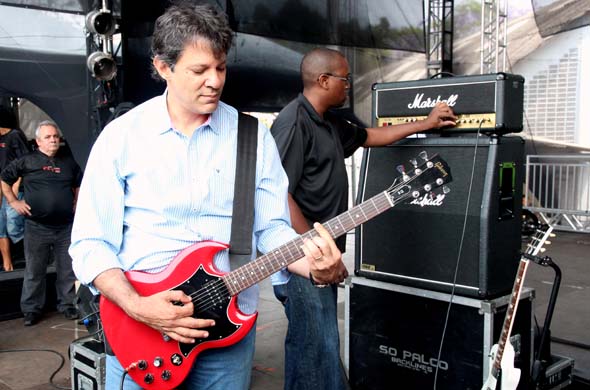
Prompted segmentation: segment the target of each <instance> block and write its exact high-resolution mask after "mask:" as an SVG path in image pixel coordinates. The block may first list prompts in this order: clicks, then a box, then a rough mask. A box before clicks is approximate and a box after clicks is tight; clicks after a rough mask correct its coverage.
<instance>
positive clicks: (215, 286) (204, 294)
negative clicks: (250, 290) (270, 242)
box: [189, 182, 412, 313]
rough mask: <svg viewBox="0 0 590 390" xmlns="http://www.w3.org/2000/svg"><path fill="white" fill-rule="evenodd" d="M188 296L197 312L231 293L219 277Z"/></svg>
mask: <svg viewBox="0 0 590 390" xmlns="http://www.w3.org/2000/svg"><path fill="white" fill-rule="evenodd" d="M407 183H408V182H405V183H404V184H407ZM411 197H412V195H411V194H409V193H408V194H405V195H403V196H401V197H400V198H399V201H403V200H406V199H408V198H411ZM388 202H389V201H387V200H386V199H384V200H383V201H382V204H383V205H385V204H387V203H388ZM287 245H288V244H287ZM235 271H237V270H235ZM219 287H225V288H224V289H223V290H219ZM212 290H217V294H215V293H213V292H212ZM189 296H191V298H192V302H194V303H198V305H197V308H196V309H195V312H196V313H199V312H205V311H207V310H209V309H211V308H213V307H215V306H217V305H218V304H221V303H222V302H223V301H225V300H226V299H227V298H229V297H231V294H230V293H229V289H228V288H227V286H226V285H225V283H224V282H223V277H220V278H219V279H217V280H215V281H213V282H210V284H205V285H203V286H202V287H201V289H199V290H198V291H196V292H195V293H192V294H190V295H189ZM202 298H205V299H204V301H202V302H199V300H201V299H202Z"/></svg>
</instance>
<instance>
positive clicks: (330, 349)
mask: <svg viewBox="0 0 590 390" xmlns="http://www.w3.org/2000/svg"><path fill="white" fill-rule="evenodd" d="M337 289H338V286H337V285H335V284H334V285H331V286H329V287H326V288H317V287H314V286H312V284H311V283H310V281H309V280H308V279H306V278H302V277H300V276H297V275H291V278H290V279H289V282H288V283H286V284H282V285H276V286H274V293H275V296H276V297H277V298H278V300H279V301H281V302H282V303H283V306H284V307H285V314H286V315H287V319H288V320H289V326H288V329H287V337H286V339H285V390H341V389H346V377H345V375H344V371H343V369H342V365H341V363H340V339H339V336H338V318H337V308H336V298H337Z"/></svg>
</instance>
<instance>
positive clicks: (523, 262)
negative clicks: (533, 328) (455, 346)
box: [493, 257, 529, 376]
mask: <svg viewBox="0 0 590 390" xmlns="http://www.w3.org/2000/svg"><path fill="white" fill-rule="evenodd" d="M528 266H529V260H527V259H526V258H524V257H522V258H521V259H520V263H519V265H518V271H517V272H516V279H515V280H514V286H513V288H512V295H511V296H510V302H509V304H508V309H507V310H506V316H505V317H504V325H503V326H502V334H501V335H500V341H499V342H498V350H497V352H496V356H495V359H494V367H493V373H495V374H496V375H495V376H497V374H498V373H499V371H500V365H501V362H502V356H503V355H504V348H505V347H506V343H507V342H508V338H509V337H510V334H511V333H512V325H513V324H514V315H515V313H516V309H517V307H518V301H519V298H520V293H521V292H522V288H523V285H524V283H523V282H524V276H525V274H526V271H527V269H528Z"/></svg>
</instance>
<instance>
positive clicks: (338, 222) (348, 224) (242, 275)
mask: <svg viewBox="0 0 590 390" xmlns="http://www.w3.org/2000/svg"><path fill="white" fill-rule="evenodd" d="M408 196H409V195H402V197H408ZM397 200H398V199H396V201H397ZM394 204H395V203H394V200H393V199H392V197H391V195H390V194H389V193H388V192H387V191H383V192H381V193H379V194H377V195H375V196H373V197H372V198H370V199H368V200H367V201H365V202H363V203H361V204H360V205H358V206H355V207H353V208H351V209H350V210H348V211H346V212H345V213H343V214H340V215H339V216H337V217H335V218H332V219H331V220H329V221H328V222H326V223H324V224H323V226H324V227H325V228H326V230H327V231H328V233H330V236H331V237H332V238H336V237H340V236H341V235H343V234H345V233H346V232H348V231H350V230H352V229H354V228H355V227H357V226H359V225H360V224H362V223H364V222H366V221H368V220H370V219H371V218H374V217H376V216H377V215H379V214H381V213H382V212H384V211H386V210H388V209H390V208H391V207H393V206H394ZM317 235H318V233H317V232H316V231H315V230H313V229H312V230H310V231H308V232H306V233H304V234H302V235H300V236H299V237H297V238H295V239H293V240H291V241H289V242H287V243H286V244H284V245H282V246H280V247H278V248H276V249H274V250H273V251H272V252H269V253H267V254H266V255H263V256H261V257H259V258H257V259H256V260H253V261H251V262H249V263H247V264H245V265H243V266H241V267H240V268H238V269H236V270H234V271H232V272H230V273H228V274H226V275H225V276H223V280H224V282H225V284H226V286H227V288H228V291H229V293H230V295H232V296H233V295H236V294H238V293H239V292H240V291H242V290H245V289H246V288H248V287H250V286H252V285H254V284H256V283H258V282H260V281H261V280H264V279H266V278H267V277H269V276H270V275H272V274H273V273H275V272H277V271H279V270H280V269H283V268H285V267H287V266H288V265H289V264H291V263H293V262H295V261H297V260H299V259H300V258H302V257H303V256H304V253H303V250H302V249H301V246H302V245H303V243H304V240H305V239H311V238H313V237H315V236H317Z"/></svg>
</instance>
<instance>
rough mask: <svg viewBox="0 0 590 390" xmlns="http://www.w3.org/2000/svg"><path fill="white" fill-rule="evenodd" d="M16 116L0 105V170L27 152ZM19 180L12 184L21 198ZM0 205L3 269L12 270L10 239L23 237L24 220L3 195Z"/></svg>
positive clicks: (16, 241) (27, 145)
mask: <svg viewBox="0 0 590 390" xmlns="http://www.w3.org/2000/svg"><path fill="white" fill-rule="evenodd" d="M16 127H17V121H16V116H15V115H14V113H12V112H11V111H10V110H9V109H8V108H6V107H4V106H0V172H2V170H3V169H4V168H5V167H6V166H7V165H8V164H9V163H10V162H11V161H12V160H14V159H16V158H18V157H20V156H22V155H24V154H26V153H28V152H29V151H30V150H29V144H28V142H27V137H26V136H25V133H23V132H22V130H20V129H17V128H16ZM19 184H20V183H19V182H18V181H17V182H16V183H15V185H14V187H15V188H14V190H15V191H14V192H15V193H16V194H18V196H19V197H20V198H22V193H21V192H19ZM0 199H2V205H1V207H0V253H1V254H2V266H3V268H4V271H12V269H13V265H12V255H11V253H10V241H11V240H12V242H14V243H15V244H16V243H18V242H19V241H21V240H22V239H23V234H24V220H23V217H22V215H19V214H18V213H17V212H16V211H14V209H13V208H12V207H10V206H9V205H8V202H7V201H6V199H4V197H2V196H0Z"/></svg>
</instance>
